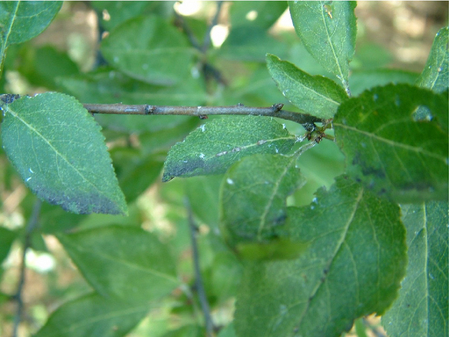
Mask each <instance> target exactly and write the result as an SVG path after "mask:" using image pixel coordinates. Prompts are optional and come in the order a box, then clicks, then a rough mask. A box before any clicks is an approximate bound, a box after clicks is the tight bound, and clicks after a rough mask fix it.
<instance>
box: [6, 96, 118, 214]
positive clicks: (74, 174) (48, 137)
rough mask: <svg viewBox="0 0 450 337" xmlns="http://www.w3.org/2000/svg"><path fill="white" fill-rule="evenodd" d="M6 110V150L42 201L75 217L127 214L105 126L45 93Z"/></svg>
mask: <svg viewBox="0 0 450 337" xmlns="http://www.w3.org/2000/svg"><path fill="white" fill-rule="evenodd" d="M1 108H2V110H3V112H4V114H5V117H4V119H3V123H2V142H3V147H4V149H5V151H6V153H7V155H8V158H9V159H10V161H11V162H12V163H13V165H14V166H15V168H16V169H17V171H18V172H19V174H20V176H21V177H22V179H23V180H24V182H25V185H27V186H28V187H29V188H30V189H31V190H32V191H33V192H34V193H35V194H37V196H39V197H40V198H42V199H44V200H46V201H47V202H49V203H51V204H56V205H60V206H61V207H62V208H64V209H65V210H67V211H70V212H74V213H79V214H86V213H109V214H126V212H127V206H126V203H125V200H124V197H123V194H122V192H121V190H120V188H119V186H118V184H117V179H116V176H115V174H114V170H113V168H112V165H111V158H110V157H109V153H108V151H107V148H106V145H105V142H104V137H103V135H102V134H101V132H100V127H99V126H98V124H97V123H95V121H94V120H93V118H92V116H91V115H89V114H88V112H87V111H86V110H85V109H84V108H83V106H82V105H81V104H80V103H79V102H78V101H77V100H75V99H74V98H73V97H70V96H67V95H63V94H58V93H45V94H40V95H36V96H34V97H22V98H20V99H18V100H16V101H14V102H13V103H11V104H6V103H5V104H3V105H2V106H1Z"/></svg>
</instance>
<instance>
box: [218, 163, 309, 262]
mask: <svg viewBox="0 0 450 337" xmlns="http://www.w3.org/2000/svg"><path fill="white" fill-rule="evenodd" d="M296 160H297V156H290V157H286V156H279V155H267V154H258V155H254V156H251V157H246V158H244V159H242V160H241V161H239V162H238V163H236V164H234V165H233V166H232V167H230V169H229V170H228V171H227V173H226V174H225V177H224V179H223V183H222V189H221V205H220V206H221V212H220V214H221V215H220V217H221V219H220V220H221V228H222V234H223V235H224V236H225V239H226V240H227V241H228V244H230V245H231V246H232V247H236V248H237V250H238V251H239V252H240V253H241V254H243V255H245V256H246V257H249V258H269V257H271V255H273V256H272V257H282V255H284V254H283V253H285V254H287V255H289V250H290V249H292V250H293V252H292V253H295V244H292V246H290V243H289V242H288V241H289V240H288V239H289V233H288V230H287V229H286V228H285V226H284V224H285V221H286V216H287V215H286V198H287V197H288V195H290V194H292V193H293V192H294V191H295V190H296V189H297V188H299V187H301V186H302V185H303V184H304V183H305V181H304V179H303V177H302V176H301V174H300V170H299V169H297V168H296V167H295V163H296ZM279 240H280V241H279ZM285 240H287V241H285ZM284 248H286V249H285V251H284V252H283V249H284ZM299 248H301V245H299ZM278 254H281V255H278ZM252 255H253V256H252Z"/></svg>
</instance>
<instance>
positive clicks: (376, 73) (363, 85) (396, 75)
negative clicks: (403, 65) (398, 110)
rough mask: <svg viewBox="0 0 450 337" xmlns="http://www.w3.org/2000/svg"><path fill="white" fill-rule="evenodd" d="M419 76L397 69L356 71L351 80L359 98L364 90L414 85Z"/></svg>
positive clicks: (352, 88) (353, 92) (354, 92)
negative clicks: (394, 85)
mask: <svg viewBox="0 0 450 337" xmlns="http://www.w3.org/2000/svg"><path fill="white" fill-rule="evenodd" d="M418 75H419V74H417V73H413V72H409V71H404V70H396V69H376V70H355V71H352V76H350V79H349V85H350V90H351V92H352V95H353V96H358V95H359V94H361V93H362V92H363V91H364V90H367V89H371V88H373V87H376V86H381V85H386V84H389V83H394V84H397V83H407V84H414V82H415V81H416V80H417V76H418Z"/></svg>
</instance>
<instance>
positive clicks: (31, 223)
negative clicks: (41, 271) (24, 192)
mask: <svg viewBox="0 0 450 337" xmlns="http://www.w3.org/2000/svg"><path fill="white" fill-rule="evenodd" d="M41 205H42V201H41V200H39V199H37V200H36V202H35V203H34V207H33V212H32V213H31V217H30V219H29V220H28V224H27V228H26V231H25V242H24V245H23V252H22V265H21V266H20V278H19V284H18V286H17V292H16V294H15V296H14V298H15V300H16V302H17V312H16V316H15V317H14V326H13V334H12V336H13V337H17V332H18V329H19V324H20V320H21V318H22V312H23V300H22V290H23V287H24V285H25V269H26V254H27V250H28V248H29V247H30V245H31V234H32V233H33V231H34V229H35V228H36V225H37V223H38V218H39V214H40V212H41Z"/></svg>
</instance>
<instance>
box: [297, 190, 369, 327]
mask: <svg viewBox="0 0 450 337" xmlns="http://www.w3.org/2000/svg"><path fill="white" fill-rule="evenodd" d="M363 195H364V190H363V189H362V188H361V189H360V191H359V194H358V196H357V198H356V201H355V205H354V207H353V210H352V212H351V214H350V216H349V219H348V221H347V223H346V224H345V226H344V230H343V232H342V235H341V237H340V238H339V241H338V243H337V245H336V249H335V250H334V252H333V253H332V254H331V258H330V259H329V261H328V262H327V264H326V269H327V270H329V269H330V266H331V265H332V263H333V261H334V259H335V258H336V255H337V254H338V253H339V251H340V249H341V247H342V246H343V244H344V243H345V239H346V237H347V233H348V230H349V228H350V225H351V224H352V222H353V219H354V217H355V214H356V211H357V209H358V206H359V203H360V202H361V199H362V197H363ZM324 284H325V282H324V281H321V280H320V279H319V281H318V283H317V285H316V288H315V289H313V291H312V292H311V295H310V296H309V297H308V298H310V299H311V300H309V301H307V304H306V306H305V309H304V310H303V312H302V313H301V315H300V319H299V322H298V324H297V326H299V327H300V326H301V324H302V321H303V318H304V317H305V315H306V313H307V311H308V309H309V305H310V303H311V302H312V300H313V298H314V297H315V296H316V294H317V292H318V291H319V289H320V288H321V287H322V285H324Z"/></svg>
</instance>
